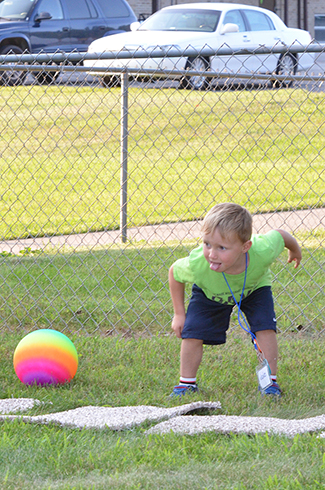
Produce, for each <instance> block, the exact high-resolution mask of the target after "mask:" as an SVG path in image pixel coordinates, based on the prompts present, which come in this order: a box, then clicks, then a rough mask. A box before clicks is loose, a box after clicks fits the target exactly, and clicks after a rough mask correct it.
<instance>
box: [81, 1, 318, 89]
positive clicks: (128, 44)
mask: <svg viewBox="0 0 325 490" xmlns="http://www.w3.org/2000/svg"><path fill="white" fill-rule="evenodd" d="M135 24H136V25H131V32H127V33H122V34H116V35H112V36H107V37H103V38H100V39H97V40H96V41H94V42H93V43H91V44H90V46H89V48H88V53H89V54H90V55H94V59H89V58H88V59H87V60H85V61H84V65H85V66H88V67H91V68H92V70H91V72H90V73H91V74H93V75H96V76H101V77H102V80H103V83H104V85H109V84H111V83H112V82H113V81H114V80H116V75H114V74H113V73H112V72H109V68H111V67H114V68H123V67H128V68H130V69H136V70H138V71H139V74H142V76H144V75H145V74H146V72H145V71H144V70H148V71H147V73H149V74H150V75H151V76H152V75H154V73H152V70H159V73H158V72H157V74H156V76H157V77H169V78H170V77H173V78H178V79H180V84H181V87H190V88H194V89H204V88H206V87H207V86H208V85H209V84H210V83H211V78H209V77H207V76H206V75H205V76H204V74H203V75H202V76H194V75H192V76H184V74H183V75H182V74H179V73H177V74H176V73H175V74H174V73H173V72H175V71H177V70H178V71H180V70H183V71H184V70H192V71H202V72H207V71H211V72H215V73H216V74H218V73H229V74H234V73H236V74H252V73H255V74H256V73H260V74H265V73H267V74H272V73H273V74H278V75H292V74H295V73H296V71H297V70H307V69H308V68H310V67H311V65H312V64H313V62H314V57H313V54H312V53H303V54H301V53H297V52H296V51H297V50H294V49H293V48H294V47H296V48H297V47H298V48H304V47H306V46H308V45H309V44H310V43H311V41H312V39H311V36H310V34H309V33H308V32H307V31H304V30H302V29H293V28H288V27H286V25H285V24H284V23H283V22H282V20H281V19H280V18H279V17H278V16H277V15H276V14H274V13H273V12H271V11H270V10H266V9H262V8H259V7H251V6H248V5H241V4H234V3H191V4H182V5H173V6H170V7H166V8H163V9H161V10H159V11H158V12H156V13H155V14H153V15H152V16H150V17H149V18H148V19H147V20H146V21H144V22H143V23H142V24H139V23H135ZM263 46H264V47H265V48H269V49H272V48H274V47H282V48H283V47H286V48H287V51H286V52H284V53H283V52H282V53H281V52H280V53H279V49H278V52H274V53H272V54H270V53H268V54H263V53H261V54H251V53H246V54H245V53H243V50H245V49H246V50H247V49H248V50H249V51H251V50H254V49H257V48H261V47H263ZM222 47H226V48H231V49H232V50H234V51H237V52H238V54H235V55H229V54H228V55H220V54H218V50H219V51H220V48H222ZM192 48H193V49H194V50H195V53H194V55H193V54H192V56H182V53H183V52H184V51H185V50H188V49H192ZM157 50H158V52H160V53H161V56H160V57H158V58H157V57H150V54H153V52H155V53H157ZM175 50H176V52H178V51H179V53H180V56H179V57H172V56H171V53H172V52H174V53H175ZM207 50H208V51H209V53H208V54H205V52H204V51H207ZM240 50H242V52H241V53H240V52H239V51H240ZM290 50H291V52H290ZM143 51H145V57H139V53H140V52H142V54H143ZM102 53H112V54H115V55H116V56H117V58H116V59H101V60H99V59H97V60H96V59H95V57H96V56H97V55H100V54H102ZM137 53H138V57H137ZM196 53H197V54H196ZM119 54H120V55H122V57H120V58H118V56H119ZM96 67H101V68H103V67H106V68H107V69H108V71H107V72H105V73H103V72H100V71H98V72H96ZM131 71H133V70H131ZM150 72H151V73H150ZM133 75H134V72H133ZM282 83H283V84H284V82H283V81H282ZM278 84H279V85H281V82H279V80H278ZM289 84H290V82H287V85H289Z"/></svg>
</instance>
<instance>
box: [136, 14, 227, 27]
mask: <svg viewBox="0 0 325 490" xmlns="http://www.w3.org/2000/svg"><path fill="white" fill-rule="evenodd" d="M220 13H221V12H220V11H218V10H201V9H170V10H160V11H159V12H157V13H156V14H154V15H152V16H151V17H149V18H148V19H147V20H146V21H145V22H144V23H143V24H141V26H140V27H139V29H138V30H139V31H198V32H213V31H215V30H216V28H217V25H218V22H219V18H220Z"/></svg>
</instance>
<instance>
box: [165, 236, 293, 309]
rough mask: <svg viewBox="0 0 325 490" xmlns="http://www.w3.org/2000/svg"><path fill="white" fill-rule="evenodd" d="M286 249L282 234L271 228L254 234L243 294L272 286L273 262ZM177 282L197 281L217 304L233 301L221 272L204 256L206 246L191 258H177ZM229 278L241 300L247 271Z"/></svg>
mask: <svg viewBox="0 0 325 490" xmlns="http://www.w3.org/2000/svg"><path fill="white" fill-rule="evenodd" d="M283 249H284V240H283V238H282V236H281V234H280V233H279V232H278V231H276V230H272V231H269V232H268V233H266V234H265V235H253V236H252V246H251V248H250V249H249V251H248V254H249V265H248V268H247V278H246V285H245V291H244V296H243V297H245V296H248V295H249V294H250V293H251V292H253V291H255V289H258V288H261V287H263V286H271V283H272V276H271V271H270V268H269V267H270V265H271V264H272V262H274V261H275V259H276V258H277V257H278V256H279V255H280V254H281V252H282V251H283ZM173 273H174V278H175V280H176V281H178V282H181V283H186V282H189V283H192V284H193V283H194V284H196V285H197V286H199V287H200V288H201V289H202V290H203V292H204V293H205V295H206V296H207V298H209V299H212V300H214V301H217V302H218V303H226V304H234V300H233V298H232V295H231V292H230V291H229V288H228V286H227V283H226V281H225V279H224V277H223V275H222V273H221V272H216V271H212V270H211V269H210V265H209V263H208V261H207V260H206V259H205V257H204V255H203V245H201V246H199V247H197V248H195V249H194V250H192V252H191V253H190V255H189V256H188V257H185V258H183V259H179V260H177V261H176V262H175V263H174V265H173ZM225 276H226V278H227V281H228V283H229V286H230V287H231V290H232V292H233V293H234V296H235V298H236V300H237V302H239V300H240V296H241V293H242V290H243V285H244V278H245V272H242V273H241V274H226V273H225Z"/></svg>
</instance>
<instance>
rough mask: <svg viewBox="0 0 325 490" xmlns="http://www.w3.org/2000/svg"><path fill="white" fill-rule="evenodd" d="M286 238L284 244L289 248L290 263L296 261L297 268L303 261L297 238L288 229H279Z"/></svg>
mask: <svg viewBox="0 0 325 490" xmlns="http://www.w3.org/2000/svg"><path fill="white" fill-rule="evenodd" d="M277 231H278V232H279V233H280V235H281V236H282V238H283V240H284V246H285V247H286V248H287V249H288V251H289V252H288V263H290V262H293V261H294V262H295V269H296V268H297V267H298V265H299V264H300V262H301V249H300V246H299V244H298V242H297V240H296V239H295V238H294V237H293V236H292V235H290V233H288V232H287V231H284V230H277Z"/></svg>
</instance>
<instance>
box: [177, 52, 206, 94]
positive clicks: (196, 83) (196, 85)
mask: <svg viewBox="0 0 325 490" xmlns="http://www.w3.org/2000/svg"><path fill="white" fill-rule="evenodd" d="M208 69H209V63H208V61H207V60H206V59H205V58H202V57H201V56H198V57H197V58H189V59H188V60H187V62H186V65H185V70H193V71H207V70H208ZM208 86H209V78H208V77H205V76H200V75H194V76H191V77H184V78H183V79H182V80H181V82H180V87H181V88H186V89H194V90H205V89H206V88H207V87H208Z"/></svg>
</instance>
